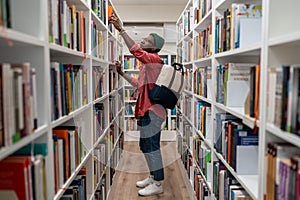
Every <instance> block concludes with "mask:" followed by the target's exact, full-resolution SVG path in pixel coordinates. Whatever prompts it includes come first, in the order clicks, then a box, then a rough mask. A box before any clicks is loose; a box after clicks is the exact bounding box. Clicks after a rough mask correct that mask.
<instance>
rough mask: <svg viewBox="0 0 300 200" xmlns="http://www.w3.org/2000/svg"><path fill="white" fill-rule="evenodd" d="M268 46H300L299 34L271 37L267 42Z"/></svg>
mask: <svg viewBox="0 0 300 200" xmlns="http://www.w3.org/2000/svg"><path fill="white" fill-rule="evenodd" d="M268 44H269V46H271V47H272V46H279V45H284V46H287V45H298V46H300V32H296V33H292V34H286V35H283V36H278V37H271V38H270V39H269V42H268Z"/></svg>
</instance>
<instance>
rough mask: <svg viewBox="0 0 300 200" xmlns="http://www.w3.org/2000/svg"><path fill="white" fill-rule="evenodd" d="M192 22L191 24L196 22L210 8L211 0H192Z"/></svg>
mask: <svg viewBox="0 0 300 200" xmlns="http://www.w3.org/2000/svg"><path fill="white" fill-rule="evenodd" d="M193 2H194V3H193V4H194V7H195V8H194V15H193V16H194V22H193V24H198V23H199V22H200V21H201V20H202V19H203V18H204V17H205V16H206V15H207V14H208V13H209V11H210V10H211V8H212V1H211V0H194V1H193Z"/></svg>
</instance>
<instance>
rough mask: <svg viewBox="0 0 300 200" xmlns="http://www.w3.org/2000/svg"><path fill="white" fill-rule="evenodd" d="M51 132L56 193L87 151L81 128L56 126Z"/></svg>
mask: <svg viewBox="0 0 300 200" xmlns="http://www.w3.org/2000/svg"><path fill="white" fill-rule="evenodd" d="M52 132H53V135H52V139H53V152H54V182H55V191H56V192H57V191H59V190H60V189H61V188H62V186H63V185H64V184H65V182H66V181H67V180H68V179H69V178H70V176H71V175H72V173H74V172H75V170H76V168H77V166H78V165H79V164H80V163H81V161H82V159H83V158H84V156H86V154H87V151H88V150H87V149H86V145H85V144H84V143H83V140H82V138H81V137H82V130H81V127H77V126H58V127H55V128H54V129H53V131H52Z"/></svg>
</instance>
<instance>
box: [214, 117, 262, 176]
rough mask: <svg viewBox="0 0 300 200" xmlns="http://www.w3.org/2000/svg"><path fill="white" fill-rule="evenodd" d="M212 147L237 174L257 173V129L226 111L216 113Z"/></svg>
mask: <svg viewBox="0 0 300 200" xmlns="http://www.w3.org/2000/svg"><path fill="white" fill-rule="evenodd" d="M214 147H215V149H216V151H217V152H218V153H220V154H221V155H223V157H224V159H225V160H226V161H227V163H228V164H229V165H230V166H231V167H232V168H233V169H234V170H235V171H236V173H237V174H240V175H242V174H248V175H249V174H252V175H255V174H258V164H257V163H258V130H257V129H250V128H249V127H247V126H245V125H244V124H243V123H242V122H241V121H240V119H238V118H236V117H235V116H232V115H230V114H227V113H216V130H215V138H214Z"/></svg>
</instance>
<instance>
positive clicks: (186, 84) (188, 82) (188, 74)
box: [183, 70, 193, 92]
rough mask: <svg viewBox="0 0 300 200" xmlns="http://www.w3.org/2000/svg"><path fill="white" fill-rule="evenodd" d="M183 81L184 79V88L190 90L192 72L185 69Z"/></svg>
mask: <svg viewBox="0 0 300 200" xmlns="http://www.w3.org/2000/svg"><path fill="white" fill-rule="evenodd" d="M184 75H185V77H184V78H185V81H184V85H183V86H184V89H185V90H188V91H190V92H192V91H193V90H192V87H193V74H192V73H191V71H189V70H186V71H185V73H184Z"/></svg>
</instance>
